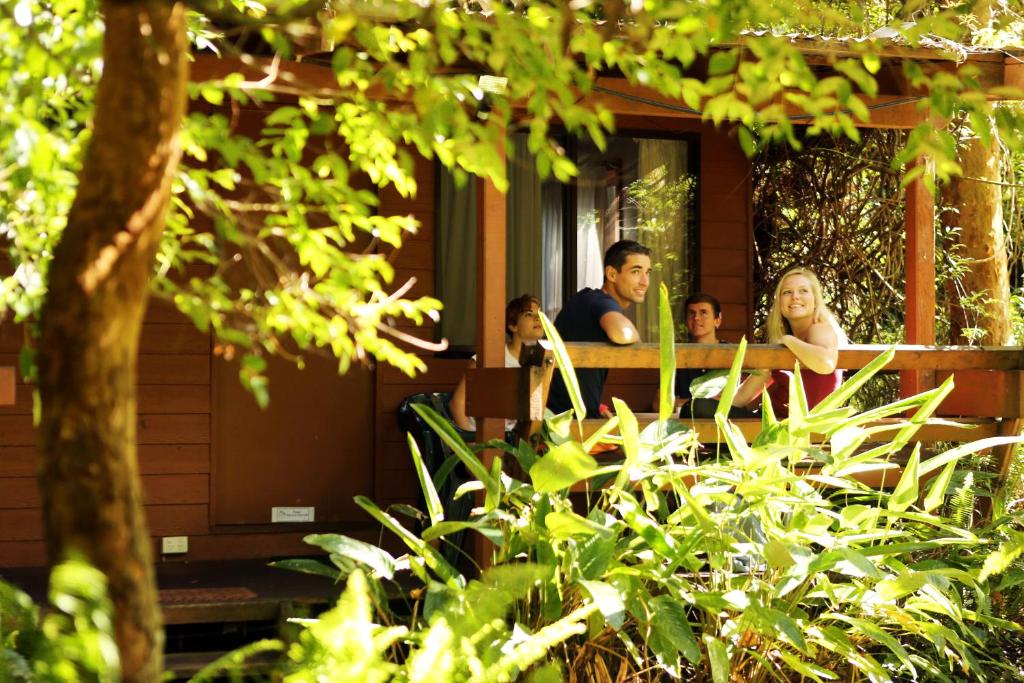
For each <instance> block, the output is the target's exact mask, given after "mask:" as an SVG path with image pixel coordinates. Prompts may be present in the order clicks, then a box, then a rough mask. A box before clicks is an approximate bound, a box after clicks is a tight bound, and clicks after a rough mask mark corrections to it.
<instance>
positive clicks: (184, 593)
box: [158, 586, 258, 605]
mask: <svg viewBox="0 0 1024 683" xmlns="http://www.w3.org/2000/svg"><path fill="white" fill-rule="evenodd" d="M158 593H159V594H160V604H161V605H191V604H208V603H216V602H245V601H246V600H254V599H256V598H257V597H258V596H257V595H256V594H255V593H254V592H252V591H251V590H249V589H248V588H245V587H243V586H237V587H235V586H231V587H227V588H162V589H160V590H159V591H158Z"/></svg>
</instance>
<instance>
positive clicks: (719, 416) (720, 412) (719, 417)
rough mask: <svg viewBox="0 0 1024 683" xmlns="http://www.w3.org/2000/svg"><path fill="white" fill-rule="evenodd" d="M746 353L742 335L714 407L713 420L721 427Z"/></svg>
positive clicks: (744, 339)
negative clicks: (719, 397)
mask: <svg viewBox="0 0 1024 683" xmlns="http://www.w3.org/2000/svg"><path fill="white" fill-rule="evenodd" d="M746 353H747V338H746V337H743V338H742V339H740V344H739V347H738V348H737V349H736V355H735V356H734V357H733V359H732V366H731V367H730V368H729V379H728V380H726V382H725V388H724V389H722V398H721V400H720V401H719V402H718V408H717V409H715V422H717V423H718V426H719V427H720V428H722V426H723V424H724V423H725V421H726V419H728V417H729V409H730V408H732V400H733V398H734V397H735V396H736V386H737V385H738V384H739V381H740V373H741V371H742V369H743V357H744V356H745V355H746Z"/></svg>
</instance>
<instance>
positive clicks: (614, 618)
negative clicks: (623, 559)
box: [579, 581, 626, 631]
mask: <svg viewBox="0 0 1024 683" xmlns="http://www.w3.org/2000/svg"><path fill="white" fill-rule="evenodd" d="M579 584H580V585H581V586H583V588H584V590H586V591H587V593H589V594H590V599H591V600H593V601H594V604H595V605H597V608H598V609H599V610H600V611H601V614H602V615H604V619H605V621H607V622H608V624H609V625H610V626H611V627H612V628H614V629H615V630H616V631H617V630H619V629H620V628H622V625H623V624H624V623H626V605H625V604H624V603H623V602H622V596H620V595H619V591H618V590H616V589H615V587H614V586H612V585H611V584H608V583H605V582H604V581H580V582H579Z"/></svg>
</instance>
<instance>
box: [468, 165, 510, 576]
mask: <svg viewBox="0 0 1024 683" xmlns="http://www.w3.org/2000/svg"><path fill="white" fill-rule="evenodd" d="M501 153H502V156H504V147H503V148H502V150H501ZM476 206H477V253H476V269H477V271H476V282H477V310H476V326H477V327H476V329H477V332H476V339H477V355H476V364H477V367H480V368H503V367H505V230H506V228H505V195H504V194H502V193H501V192H500V191H499V190H498V188H497V187H495V186H494V183H492V182H491V181H489V180H487V179H485V178H480V179H479V180H478V181H477V200H476ZM504 435H505V421H504V420H503V419H502V418H495V417H482V418H480V419H478V420H477V421H476V439H477V441H478V442H484V441H488V440H490V439H501V438H504ZM494 455H495V454H494V451H492V450H485V451H481V452H480V457H481V459H482V461H483V464H484V465H485V466H486V467H487V468H488V469H490V468H491V466H492V464H493V462H494ZM482 502H483V499H482V497H480V496H478V503H481V504H482ZM473 554H474V557H475V559H476V561H477V564H479V565H480V566H481V567H486V566H487V565H488V564H489V563H490V562H489V557H490V547H489V544H488V543H487V541H485V540H484V538H483V537H482V536H479V535H477V536H476V545H475V547H474V552H473Z"/></svg>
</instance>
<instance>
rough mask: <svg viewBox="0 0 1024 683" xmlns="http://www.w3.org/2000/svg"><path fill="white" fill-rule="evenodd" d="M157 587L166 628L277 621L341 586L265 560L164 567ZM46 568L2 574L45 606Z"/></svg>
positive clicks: (321, 600) (326, 598)
mask: <svg viewBox="0 0 1024 683" xmlns="http://www.w3.org/2000/svg"><path fill="white" fill-rule="evenodd" d="M156 573H157V587H158V588H159V589H160V603H161V607H162V608H163V612H164V622H165V623H166V624H199V623H213V622H244V621H261V620H274V621H276V620H277V619H278V618H279V617H280V616H281V615H282V613H281V610H282V606H283V605H288V606H289V607H288V609H290V608H291V606H295V605H308V606H314V605H327V604H328V603H330V602H333V600H334V599H335V598H336V597H337V596H338V594H339V593H340V591H341V587H340V586H339V585H336V584H335V583H333V582H332V581H331V580H330V579H327V578H324V577H319V576H312V575H309V574H301V573H299V572H294V571H289V570H285V569H278V568H275V567H270V566H268V565H267V563H266V561H265V560H229V561H221V562H162V563H159V564H158V565H157V567H156ZM47 576H48V570H47V569H46V568H45V567H30V568H15V569H0V579H2V580H4V581H7V582H9V583H12V584H14V585H16V586H18V587H19V588H21V589H22V590H23V591H25V592H26V593H28V594H29V595H30V596H32V598H33V600H35V601H36V602H37V603H39V604H43V603H45V601H46V582H47Z"/></svg>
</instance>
